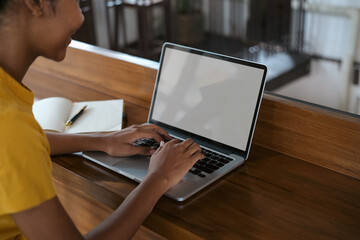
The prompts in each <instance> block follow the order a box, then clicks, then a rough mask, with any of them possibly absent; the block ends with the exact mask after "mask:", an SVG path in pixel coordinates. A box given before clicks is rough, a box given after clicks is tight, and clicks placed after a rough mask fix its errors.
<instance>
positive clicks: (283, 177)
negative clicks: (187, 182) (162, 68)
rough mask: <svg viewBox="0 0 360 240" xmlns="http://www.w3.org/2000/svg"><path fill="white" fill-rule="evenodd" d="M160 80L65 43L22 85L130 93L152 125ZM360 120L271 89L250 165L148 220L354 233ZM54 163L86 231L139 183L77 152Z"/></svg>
mask: <svg viewBox="0 0 360 240" xmlns="http://www.w3.org/2000/svg"><path fill="white" fill-rule="evenodd" d="M155 76H156V70H154V69H149V68H145V67H141V66H140V65H136V64H130V63H127V62H124V61H121V60H116V59H111V58H107V57H104V56H100V55H96V54H91V53H89V52H83V51H80V50H77V49H69V52H68V55H67V58H66V60H65V61H64V62H61V63H53V62H50V61H48V60H45V59H39V60H38V61H37V62H36V63H35V65H34V66H33V67H31V69H30V70H29V73H28V74H27V75H26V77H25V80H24V84H26V85H28V86H29V87H30V88H32V89H33V91H34V92H35V95H36V96H37V97H38V98H44V97H50V96H56V95H57V96H64V97H68V98H70V99H71V100H75V101H76V100H77V101H85V100H100V99H111V98H124V100H125V111H126V112H127V113H128V116H129V124H138V123H142V122H144V121H146V118H147V113H148V109H149V104H150V99H151V95H152V88H153V84H154V80H155ZM359 126H360V121H359V118H358V117H354V116H350V115H344V114H342V113H338V112H334V111H329V110H326V109H319V108H316V107H314V106H311V105H307V104H303V103H299V102H294V101H291V100H287V99H284V98H279V97H275V96H272V95H269V94H265V96H264V100H263V103H262V106H261V110H260V114H259V118H258V124H257V128H256V130H255V137H254V144H253V146H252V149H251V152H250V157H249V159H248V161H247V162H246V163H245V164H243V165H242V166H240V167H239V168H237V169H235V170H234V171H232V172H231V173H229V174H228V175H226V176H225V177H223V178H222V179H220V180H219V181H217V182H216V183H214V184H212V185H211V186H209V187H207V188H205V189H204V190H202V191H201V192H200V193H199V194H196V195H195V196H194V197H192V198H190V199H189V200H187V201H185V202H181V203H179V202H176V201H174V200H171V199H169V198H167V197H163V198H161V199H160V201H159V203H158V204H157V205H156V207H155V209H154V210H153V212H152V213H151V214H150V215H149V217H148V218H147V219H146V220H145V222H144V224H143V226H144V227H145V228H148V229H150V230H151V231H153V233H155V234H159V235H160V236H162V237H165V238H169V239H325V238H326V239H358V237H359V236H360V228H359V219H360V201H359V199H360V192H359V191H358V189H360V181H359V174H360V161H359V159H360V157H359V156H360V152H359V151H360V148H359V147H358V146H359V144H360V134H359V132H360V127H359ZM52 160H53V165H54V167H53V169H54V171H53V176H54V179H55V183H56V185H57V188H58V192H59V197H60V199H61V200H62V201H64V205H65V207H66V208H69V209H70V210H72V208H74V207H75V206H80V205H84V207H83V208H81V206H80V207H79V208H78V209H79V212H78V213H76V214H74V215H72V218H73V219H74V221H75V223H76V224H77V225H78V226H79V227H80V229H81V231H83V232H86V231H87V230H88V229H90V228H91V227H92V226H93V225H95V224H97V223H98V222H100V221H101V220H102V219H103V218H104V217H106V216H107V215H108V214H109V213H110V212H111V211H112V210H114V209H115V208H116V207H117V206H118V205H119V204H121V202H122V201H123V199H124V198H125V197H126V196H127V195H128V194H129V192H130V191H132V190H133V189H134V188H135V187H136V185H137V183H135V182H133V181H131V180H129V179H127V178H125V177H122V176H120V175H118V174H117V173H115V172H112V171H110V170H107V169H105V168H103V167H101V166H99V165H97V164H95V163H92V162H89V161H87V160H86V159H84V158H82V157H79V156H74V155H66V156H57V157H53V158H52ZM328 168H329V169H332V170H333V171H332V170H329V169H328ZM69 194H70V195H69ZM66 196H72V197H71V199H72V200H73V199H75V200H73V201H71V202H66V201H67V199H66ZM144 201H146V199H144ZM69 205H72V206H69ZM89 209H92V212H89ZM77 214H78V215H77ZM81 216H87V218H89V220H87V219H86V218H85V217H81ZM145 235H146V236H148V233H147V232H145ZM150 235H151V236H152V233H151V234H150ZM157 236H158V235H156V237H157ZM156 237H155V238H156Z"/></svg>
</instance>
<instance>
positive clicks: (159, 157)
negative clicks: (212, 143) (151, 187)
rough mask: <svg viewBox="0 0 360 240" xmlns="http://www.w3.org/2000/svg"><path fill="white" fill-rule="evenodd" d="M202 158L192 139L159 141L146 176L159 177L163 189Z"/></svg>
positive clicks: (182, 175)
mask: <svg viewBox="0 0 360 240" xmlns="http://www.w3.org/2000/svg"><path fill="white" fill-rule="evenodd" d="M202 158H204V155H203V154H202V152H201V148H200V146H199V144H197V143H195V142H194V141H193V140H192V139H190V138H189V139H186V140H185V141H183V142H180V140H177V139H173V140H171V141H169V142H167V143H164V142H161V143H160V147H159V148H158V149H157V151H156V152H155V153H154V154H153V155H152V157H151V159H150V165H149V170H148V175H147V177H146V178H148V179H151V178H156V179H161V180H162V182H163V183H164V191H167V190H168V189H169V188H170V187H171V186H173V185H175V184H176V183H178V182H179V181H180V180H181V179H182V178H183V177H184V176H185V174H186V173H187V172H188V171H189V170H190V169H191V167H192V166H193V165H194V164H195V163H196V162H197V161H198V160H200V159H202Z"/></svg>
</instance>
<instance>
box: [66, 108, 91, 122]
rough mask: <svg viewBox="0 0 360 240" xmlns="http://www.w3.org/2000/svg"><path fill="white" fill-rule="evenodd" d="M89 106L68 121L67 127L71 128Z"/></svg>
mask: <svg viewBox="0 0 360 240" xmlns="http://www.w3.org/2000/svg"><path fill="white" fill-rule="evenodd" d="M86 107H87V105H85V106H84V107H83V108H82V109H80V111H78V112H77V113H76V114H75V115H74V116H73V117H72V118H71V119H70V120H68V121H67V122H66V123H65V127H67V126H71V125H72V124H73V123H74V122H75V121H76V119H78V118H79V117H80V116H81V114H82V113H83V112H84V110H85V109H86Z"/></svg>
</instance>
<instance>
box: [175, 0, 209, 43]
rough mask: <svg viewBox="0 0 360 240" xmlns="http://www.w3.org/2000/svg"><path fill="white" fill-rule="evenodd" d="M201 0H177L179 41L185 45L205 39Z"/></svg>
mask: <svg viewBox="0 0 360 240" xmlns="http://www.w3.org/2000/svg"><path fill="white" fill-rule="evenodd" d="M201 7H202V4H201V0H178V1H177V12H178V14H177V15H178V18H177V20H178V21H177V24H178V28H177V29H178V32H177V36H178V41H179V42H180V43H182V44H185V45H194V44H197V43H199V42H200V41H202V39H203V19H202V11H201V10H202V8H201Z"/></svg>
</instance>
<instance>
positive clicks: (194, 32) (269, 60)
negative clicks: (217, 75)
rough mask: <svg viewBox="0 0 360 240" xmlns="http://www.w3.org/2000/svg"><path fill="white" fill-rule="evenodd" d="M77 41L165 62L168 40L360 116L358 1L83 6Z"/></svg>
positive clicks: (274, 88)
mask: <svg viewBox="0 0 360 240" xmlns="http://www.w3.org/2000/svg"><path fill="white" fill-rule="evenodd" d="M80 6H81V8H82V11H83V13H84V16H85V22H84V25H83V26H82V27H81V29H80V30H79V31H78V32H77V33H76V35H75V36H74V39H76V40H79V41H82V42H85V43H89V44H92V45H96V46H100V47H103V48H107V49H111V50H114V51H120V52H124V53H128V54H131V55H135V56H139V57H143V58H147V59H150V60H153V61H159V57H160V51H161V45H162V44H163V43H164V42H165V41H169V42H173V43H178V44H183V45H187V46H191V47H196V48H200V49H204V50H208V51H213V52H217V53H221V54H225V55H230V56H234V57H239V58H243V59H247V60H250V61H256V62H260V63H263V64H265V65H266V66H267V67H268V76H267V83H266V90H267V91H269V92H272V93H275V94H279V95H282V96H285V97H290V98H295V99H298V100H302V101H306V102H309V103H314V104H318V105H321V106H325V107H329V108H334V109H338V110H342V111H346V112H349V113H353V114H360V104H359V103H360V87H359V69H360V64H359V63H360V54H359V49H358V48H359V44H358V42H359V36H358V35H359V27H360V1H358V0H271V1H269V0H115V1H114V0H80Z"/></svg>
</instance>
